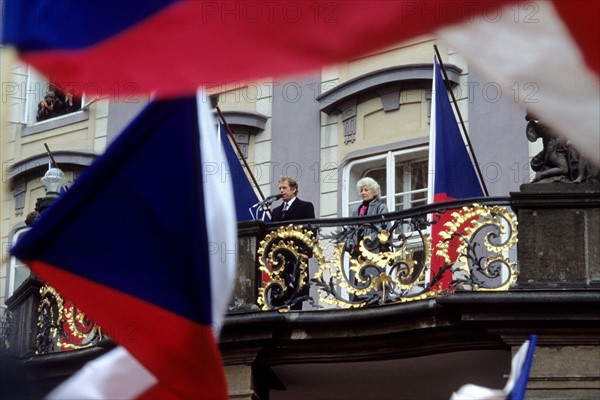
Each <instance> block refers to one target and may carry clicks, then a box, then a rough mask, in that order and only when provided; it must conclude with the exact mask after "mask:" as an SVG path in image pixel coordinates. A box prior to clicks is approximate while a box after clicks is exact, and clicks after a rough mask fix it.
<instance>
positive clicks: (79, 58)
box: [0, 0, 600, 165]
mask: <svg viewBox="0 0 600 400" xmlns="http://www.w3.org/2000/svg"><path fill="white" fill-rule="evenodd" d="M3 5H4V10H3V14H2V15H3V16H4V20H3V22H4V23H3V29H2V31H3V32H2V33H3V34H2V38H1V39H0V41H1V42H2V43H3V44H5V45H11V46H14V47H15V48H16V49H17V51H18V53H19V56H20V58H21V59H22V60H24V61H25V62H27V63H30V64H32V65H34V66H35V67H36V68H37V69H38V70H39V71H41V72H42V73H44V74H45V75H46V76H48V77H49V78H50V79H51V80H52V81H54V82H56V83H58V84H62V85H63V87H66V88H69V89H71V90H72V91H73V92H78V91H85V92H86V93H87V95H88V97H89V98H93V97H95V96H112V97H117V96H124V95H127V94H130V93H131V90H132V88H133V90H135V91H139V92H144V93H149V92H151V91H152V92H154V93H156V94H157V96H159V97H165V96H178V95H182V94H188V95H189V94H192V93H194V92H195V91H196V89H197V88H198V87H205V88H206V90H207V91H209V92H213V93H216V92H217V91H224V90H229V89H231V88H232V87H231V86H227V85H229V84H231V85H233V86H234V87H235V85H238V86H239V85H242V86H243V85H244V84H246V83H247V82H252V81H253V80H255V79H262V78H265V77H274V78H277V77H278V76H284V75H285V76H289V75H290V74H293V73H299V72H306V71H308V70H315V69H318V68H321V67H322V66H324V65H329V64H334V63H339V62H346V61H348V60H350V59H354V58H356V57H361V56H363V55H365V54H368V53H370V52H373V51H377V50H379V49H382V48H385V47H386V46H391V45H395V44H396V43H398V42H400V41H403V40H408V39H412V38H415V37H417V36H418V35H423V34H436V37H437V38H438V39H439V40H440V41H444V42H446V43H447V44H449V45H450V46H452V48H455V49H457V50H458V51H459V52H460V53H461V54H462V55H464V56H465V57H466V59H467V61H468V62H469V68H471V67H472V68H473V69H476V70H478V71H479V72H480V73H481V75H483V76H484V77H485V78H487V79H489V80H490V82H491V83H493V84H497V85H499V86H500V88H501V89H502V92H503V95H504V96H510V97H514V99H515V102H519V104H521V105H522V106H523V107H526V108H528V109H529V111H531V112H532V113H533V114H534V115H536V116H537V117H538V118H539V119H540V120H542V121H543V122H544V123H545V124H546V125H547V126H552V127H553V128H554V129H555V131H556V132H557V133H558V134H559V135H562V136H563V137H564V138H565V139H567V140H568V141H569V142H570V143H571V144H572V145H573V147H574V148H576V149H577V150H578V151H579V152H580V153H581V154H582V155H584V156H585V157H586V158H587V159H588V160H590V162H592V163H594V164H596V165H600V79H599V74H600V46H598V44H597V39H596V38H597V37H599V36H600V2H597V1H589V0H553V1H543V2H528V1H522V0H499V1H495V2H489V1H472V0H455V1H446V0H417V1H412V0H406V1H388V0H373V1H370V2H369V6H368V7H365V5H364V3H362V2H360V1H281V2H279V1H277V2H268V1H266V2H251V1H249V2H244V1H186V0H147V1H144V2H126V1H125V2H124V1H119V0H104V1H101V2H94V1H86V2H78V3H77V4H76V5H74V3H73V2H70V1H55V0H35V1H22V0H5V1H4V2H3ZM399 27H401V29H399ZM556 54H560V57H557V56H556ZM239 60H243V62H239ZM557 76H558V77H568V79H557V78H556V77H557ZM8 89H10V90H12V88H8ZM8 89H7V90H8ZM5 92H6V91H5ZM209 94H210V93H209Z"/></svg>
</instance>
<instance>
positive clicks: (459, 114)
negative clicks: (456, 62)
mask: <svg viewBox="0 0 600 400" xmlns="http://www.w3.org/2000/svg"><path fill="white" fill-rule="evenodd" d="M433 48H434V50H435V54H436V55H437V58H438V62H439V63H440V69H441V70H442V74H443V75H444V84H445V86H446V90H447V91H448V92H450V97H452V104H454V109H455V110H456V114H458V119H459V121H460V126H461V127H462V130H463V134H464V137H465V139H467V147H468V150H469V153H470V154H471V157H472V158H473V162H474V163H475V171H477V175H478V176H479V182H480V183H481V186H482V188H483V193H484V194H485V195H486V197H488V196H489V195H490V194H489V192H488V190H487V186H486V184H485V181H484V180H483V175H482V174H481V171H480V170H479V162H478V161H477V157H476V156H475V151H474V150H473V145H472V144H471V139H469V134H468V133H467V128H466V126H465V121H464V120H463V117H462V114H461V113H460V109H459V108H458V103H457V102H456V98H455V97H454V92H453V91H452V88H451V87H450V80H449V79H448V74H447V73H446V68H445V67H444V62H443V61H442V56H441V55H440V51H439V50H438V47H437V45H436V44H434V45H433Z"/></svg>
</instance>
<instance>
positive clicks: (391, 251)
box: [258, 204, 518, 311]
mask: <svg viewBox="0 0 600 400" xmlns="http://www.w3.org/2000/svg"><path fill="white" fill-rule="evenodd" d="M442 212H448V213H451V219H450V221H449V222H446V223H445V225H444V226H443V229H442V231H441V232H440V237H441V238H442V240H441V241H439V242H437V243H432V240H431V238H430V234H429V227H430V226H431V225H432V224H435V223H438V222H439V221H440V218H439V217H440V213H442ZM427 215H428V214H427V213H423V214H418V215H417V216H413V217H410V218H398V219H392V218H389V217H388V218H387V219H384V218H383V217H382V218H381V219H380V220H376V221H375V222H373V220H371V221H367V222H365V223H363V224H360V223H355V222H354V221H352V223H353V225H344V226H342V227H341V229H340V228H339V225H329V226H331V227H332V228H331V230H334V231H333V232H330V233H328V234H325V233H324V232H325V231H324V230H323V229H322V227H321V230H320V231H319V232H320V238H319V240H320V241H317V237H316V236H315V229H314V228H312V227H311V229H305V228H303V227H302V226H293V225H289V226H287V227H280V228H278V229H277V230H275V231H272V232H270V233H269V234H268V235H267V236H266V237H265V239H264V240H263V241H262V242H261V243H260V248H259V252H258V253H259V263H260V271H261V272H262V274H263V285H262V288H261V289H260V292H259V300H258V302H259V305H260V306H261V308H262V309H263V310H274V309H276V310H280V311H287V310H290V309H294V308H293V307H294V306H297V305H298V304H299V303H302V302H306V301H307V300H308V301H309V303H310V304H312V306H313V307H316V308H325V307H336V308H356V307H366V306H370V305H382V304H390V303H401V302H408V301H414V300H420V299H426V298H431V297H436V296H446V295H449V294H451V293H452V292H453V291H454V290H480V291H483V290H508V289H509V287H510V286H511V285H513V284H514V283H515V282H516V279H517V275H518V272H517V267H516V263H515V262H513V261H511V256H515V255H516V254H515V250H516V243H517V219H516V216H515V215H514V214H513V213H512V212H511V211H509V209H507V208H506V207H501V206H487V205H480V204H473V205H470V206H465V207H462V208H459V209H454V210H450V211H446V210H441V211H438V210H434V211H429V215H430V216H431V218H427ZM434 253H435V254H437V255H438V256H441V257H442V259H443V265H442V266H441V268H439V269H437V270H436V273H435V274H430V271H431V269H430V268H431V258H432V254H434ZM313 256H314V259H315V260H316V264H317V270H316V272H315V273H314V274H313V275H312V277H311V278H310V281H308V279H307V277H308V274H309V271H308V262H309V259H310V258H311V257H313ZM450 273H451V274H452V277H453V279H452V283H451V285H450V286H449V287H448V288H445V287H443V285H441V282H442V281H443V280H444V279H445V277H446V276H447V275H448V274H450ZM308 285H311V286H312V287H315V288H316V289H317V292H318V302H317V301H315V300H314V299H313V298H311V297H310V296H309V295H308V293H309V291H308ZM314 293H315V292H314V291H313V294H314ZM295 309H299V308H295Z"/></svg>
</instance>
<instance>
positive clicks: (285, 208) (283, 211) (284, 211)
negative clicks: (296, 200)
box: [281, 203, 290, 218]
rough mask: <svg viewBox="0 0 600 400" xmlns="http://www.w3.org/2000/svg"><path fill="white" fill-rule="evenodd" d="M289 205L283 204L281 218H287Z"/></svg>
mask: <svg viewBox="0 0 600 400" xmlns="http://www.w3.org/2000/svg"><path fill="white" fill-rule="evenodd" d="M289 207H290V206H289V204H288V203H283V210H281V218H284V217H285V213H287V210H288V208H289Z"/></svg>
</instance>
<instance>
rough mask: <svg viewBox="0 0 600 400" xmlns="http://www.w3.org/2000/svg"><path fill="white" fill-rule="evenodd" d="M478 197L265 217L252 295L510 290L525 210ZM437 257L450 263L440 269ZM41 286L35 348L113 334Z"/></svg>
mask: <svg viewBox="0 0 600 400" xmlns="http://www.w3.org/2000/svg"><path fill="white" fill-rule="evenodd" d="M477 201H478V202H477V203H474V202H473V201H471V200H464V201H454V202H447V203H441V204H435V205H429V206H424V207H419V208H413V209H410V210H407V211H403V212H395V213H389V214H385V215H379V216H369V217H359V218H353V219H352V218H337V219H320V220H310V221H296V222H297V223H295V224H290V225H277V224H274V223H269V224H264V227H265V229H266V233H264V231H259V230H257V231H256V233H255V234H254V235H260V236H257V237H256V241H257V242H260V244H259V247H258V252H257V254H255V256H256V264H255V265H256V266H257V267H255V266H254V264H251V266H250V268H251V275H252V277H251V278H250V279H249V280H254V279H255V278H254V277H256V281H258V285H259V286H260V287H259V288H258V298H256V297H252V298H250V299H248V301H249V302H251V303H254V304H258V306H259V307H260V309H262V310H279V311H289V310H301V309H304V310H307V309H322V308H355V307H366V306H372V305H383V304H390V303H401V302H408V301H415V300H419V299H426V298H431V297H436V296H447V295H450V294H451V293H452V292H453V291H454V290H474V291H484V290H497V291H501V290H508V289H509V287H510V286H511V285H513V284H514V283H515V282H516V279H517V275H518V270H517V263H516V243H517V220H516V216H515V215H514V214H513V213H512V212H511V210H510V208H509V206H510V199H507V198H488V199H485V200H484V201H482V199H477ZM443 213H450V214H451V216H452V218H451V219H450V221H449V222H447V223H446V224H445V225H444V227H443V230H442V235H443V238H444V239H443V240H442V241H440V242H438V243H432V240H431V238H430V228H431V227H432V226H433V225H435V224H438V223H440V222H439V221H440V215H442V214H443ZM258 232H263V233H264V235H263V234H260V233H258ZM453 247H454V248H455V249H456V252H454V251H453V250H451V249H452V248H453ZM434 257H438V258H439V259H440V260H441V261H440V264H441V268H440V269H439V271H438V272H437V273H436V274H431V273H430V271H431V266H432V260H433V259H434ZM249 258H251V257H249ZM446 274H451V276H452V281H451V283H450V285H449V286H448V285H442V284H441V282H442V278H443V277H444V275H446ZM38 293H39V296H40V300H39V303H38V304H39V305H38V306H37V310H36V311H37V319H38V320H37V329H36V330H37V332H36V335H35V344H34V345H33V346H34V348H35V353H37V354H48V353H55V352H62V351H65V350H72V349H82V348H86V347H91V346H95V345H97V344H98V343H99V342H100V341H102V340H104V339H107V338H106V336H105V334H104V333H103V331H102V329H101V328H100V327H99V326H98V325H96V324H94V323H93V322H92V321H89V320H88V319H87V318H86V316H85V314H84V313H82V311H80V310H79V309H78V308H77V307H76V306H75V305H73V304H72V303H71V302H70V301H68V300H66V299H63V298H62V296H61V295H60V294H59V293H57V292H56V291H55V290H54V289H53V288H52V287H50V286H48V285H43V284H42V285H41V289H39V292H38ZM254 296H256V294H255V295H254ZM255 307H256V306H254V307H253V308H255ZM249 310H250V311H252V309H251V308H250V309H249ZM29 315H31V314H29ZM11 317H12V311H9V312H7V313H6V314H5V315H4V319H3V321H2V323H1V327H2V333H1V334H0V339H1V341H0V348H3V349H5V350H6V349H7V348H9V342H10V341H11V340H13V339H14V337H15V335H16V334H15V333H14V332H13V333H12V334H11V332H12V331H13V330H14V329H12V325H14V324H13V323H12V320H11ZM11 338H12V339H11ZM2 343H4V345H2Z"/></svg>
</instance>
